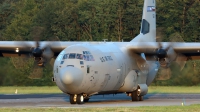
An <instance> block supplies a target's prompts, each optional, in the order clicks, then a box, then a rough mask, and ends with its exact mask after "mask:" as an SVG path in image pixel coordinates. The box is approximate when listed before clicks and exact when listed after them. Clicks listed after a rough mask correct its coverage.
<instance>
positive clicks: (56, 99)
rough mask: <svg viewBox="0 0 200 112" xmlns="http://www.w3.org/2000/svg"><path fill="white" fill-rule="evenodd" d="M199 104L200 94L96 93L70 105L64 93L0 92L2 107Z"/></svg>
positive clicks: (0, 106)
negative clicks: (137, 97) (141, 96)
mask: <svg viewBox="0 0 200 112" xmlns="http://www.w3.org/2000/svg"><path fill="white" fill-rule="evenodd" d="M182 104H183V105H191V104H200V94H147V95H145V96H144V101H137V102H132V101H131V97H129V96H126V94H117V95H96V96H92V97H91V99H90V101H89V102H86V103H84V104H82V105H78V104H75V105H71V104H70V103H69V97H68V95H65V94H25V95H24V94H22V95H20V94H17V95H16V94H13V95H3V94H0V108H2V107H33V108H35V107H61V108H71V107H136V106H170V105H180V106H181V105H182Z"/></svg>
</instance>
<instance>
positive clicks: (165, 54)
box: [156, 31, 187, 80]
mask: <svg viewBox="0 0 200 112" xmlns="http://www.w3.org/2000/svg"><path fill="white" fill-rule="evenodd" d="M160 32H162V31H160ZM161 37H163V36H162V34H161V33H160V34H158V37H157V41H160V40H162V39H161ZM169 40H170V42H171V43H170V44H169V45H168V46H167V47H166V48H163V47H162V45H161V42H158V44H159V45H158V46H159V49H158V50H157V53H156V55H157V57H158V61H159V62H160V65H161V67H160V69H159V71H158V74H157V78H156V80H168V79H170V78H171V74H172V72H177V71H181V70H182V69H183V68H184V66H185V63H186V59H187V58H186V57H185V56H184V55H182V54H177V53H176V52H175V51H174V49H173V44H174V42H184V41H183V39H182V37H181V36H180V35H178V34H176V33H175V34H172V35H171V36H170V37H169ZM164 61H165V62H164ZM166 62H167V63H168V64H167V63H166ZM166 64H167V65H166ZM175 64H178V66H177V68H176V69H170V68H173V67H174V66H175ZM172 66H173V67H172ZM174 70H176V71H174Z"/></svg>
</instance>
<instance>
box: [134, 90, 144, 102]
mask: <svg viewBox="0 0 200 112" xmlns="http://www.w3.org/2000/svg"><path fill="white" fill-rule="evenodd" d="M131 99H132V101H143V96H140V95H139V91H138V90H135V91H133V92H132V93H131Z"/></svg>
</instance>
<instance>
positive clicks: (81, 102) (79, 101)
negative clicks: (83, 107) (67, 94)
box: [76, 94, 84, 104]
mask: <svg viewBox="0 0 200 112" xmlns="http://www.w3.org/2000/svg"><path fill="white" fill-rule="evenodd" d="M76 102H77V104H83V103H84V98H83V95H82V94H79V95H77V97H76Z"/></svg>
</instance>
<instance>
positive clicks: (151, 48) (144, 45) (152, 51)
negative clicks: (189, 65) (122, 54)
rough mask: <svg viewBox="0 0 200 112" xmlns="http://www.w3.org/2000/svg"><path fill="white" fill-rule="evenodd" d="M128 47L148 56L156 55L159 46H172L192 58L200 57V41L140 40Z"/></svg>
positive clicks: (176, 51)
mask: <svg viewBox="0 0 200 112" xmlns="http://www.w3.org/2000/svg"><path fill="white" fill-rule="evenodd" d="M127 48H128V49H129V50H130V51H131V52H134V53H137V54H141V53H144V54H145V55H146V56H153V55H156V52H157V50H158V49H159V48H163V49H167V48H172V49H173V50H174V51H175V53H177V54H182V55H184V56H186V57H187V58H188V59H191V60H199V59H200V43H194V42H193V43H184V42H161V43H158V42H140V43H135V44H134V43H130V44H129V45H127Z"/></svg>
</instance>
